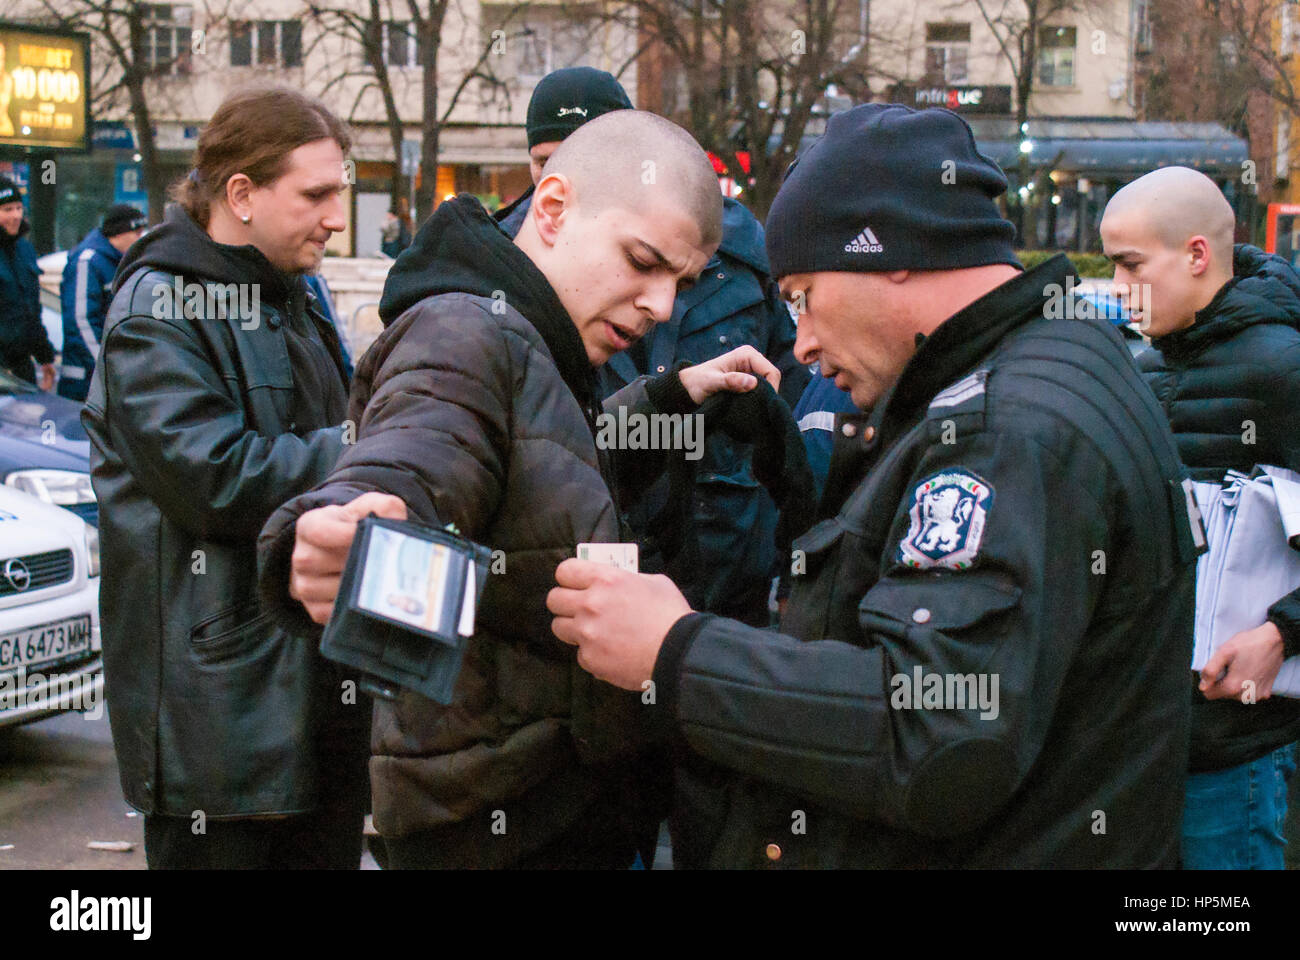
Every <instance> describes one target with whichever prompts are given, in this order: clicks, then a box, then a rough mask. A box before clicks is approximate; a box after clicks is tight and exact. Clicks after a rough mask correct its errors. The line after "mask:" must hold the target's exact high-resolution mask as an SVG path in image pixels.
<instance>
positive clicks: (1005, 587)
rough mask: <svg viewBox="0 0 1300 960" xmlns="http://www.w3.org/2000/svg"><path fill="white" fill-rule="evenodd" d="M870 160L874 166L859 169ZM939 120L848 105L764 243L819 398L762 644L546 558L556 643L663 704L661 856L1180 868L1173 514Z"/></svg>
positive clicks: (1175, 475)
mask: <svg viewBox="0 0 1300 960" xmlns="http://www.w3.org/2000/svg"><path fill="white" fill-rule="evenodd" d="M863 171H869V172H870V175H869V176H864V175H863ZM1005 188H1006V180H1005V178H1004V177H1003V176H1002V173H1001V172H1000V171H999V170H998V168H997V167H996V166H995V165H994V164H993V163H992V162H990V161H989V160H988V159H987V158H985V157H983V156H981V155H980V154H979V153H978V151H977V150H976V148H975V143H974V140H973V138H972V135H971V132H970V129H969V128H968V127H967V126H966V124H965V122H964V121H962V120H961V118H959V117H957V116H956V115H955V114H952V113H949V112H947V111H944V110H925V111H920V112H916V111H912V110H909V109H907V108H905V107H899V106H896V105H891V106H886V105H880V104H868V105H864V106H860V107H856V108H854V109H853V110H850V111H847V112H845V113H842V114H839V115H837V116H836V117H834V118H832V120H831V121H830V123H829V124H828V127H827V131H826V134H825V135H824V136H823V137H822V139H821V140H820V141H819V142H818V143H817V144H816V145H815V146H814V147H813V148H812V149H811V150H809V151H808V153H807V154H806V155H805V156H804V157H803V158H802V159H800V160H799V161H798V162H797V163H796V164H795V165H794V166H793V167H792V169H791V171H790V172H789V174H788V175H787V178H786V182H785V183H784V185H783V186H782V189H781V191H780V194H779V195H778V197H777V199H776V202H775V203H774V205H773V207H772V211H771V214H770V216H769V218H768V223H767V244H768V253H769V256H770V258H771V261H772V267H773V270H774V272H775V273H776V274H777V275H778V276H779V277H780V278H781V284H782V289H783V292H784V293H785V294H786V296H787V297H789V298H790V299H791V300H792V301H793V302H794V303H795V305H796V308H797V309H798V310H799V311H800V320H799V334H798V341H797V343H796V347H795V351H796V355H798V356H799V358H800V360H802V361H804V362H811V361H812V360H819V361H820V363H821V370H822V373H823V375H824V376H828V377H833V378H834V379H835V381H836V383H837V384H838V385H840V386H841V387H844V388H847V389H849V390H850V392H851V393H852V396H853V399H854V402H855V403H856V404H857V405H858V406H859V407H860V408H862V409H869V410H871V413H870V414H862V415H857V414H848V415H845V414H841V415H839V416H837V418H836V428H837V430H838V432H839V433H840V435H841V436H842V437H843V438H844V439H846V440H847V441H849V442H848V443H847V445H841V447H840V448H839V449H837V451H836V454H835V459H834V461H833V463H832V464H831V469H830V475H829V478H828V480H827V489H826V493H825V496H824V498H823V500H822V503H821V514H822V517H823V519H822V521H821V522H820V523H818V524H817V525H816V526H814V527H813V528H812V529H811V530H810V531H809V532H808V533H807V534H806V535H805V536H803V537H801V538H799V539H798V540H796V541H795V548H796V549H795V551H794V556H793V569H794V571H795V572H796V573H797V576H795V578H794V580H795V586H794V590H793V593H792V595H791V598H790V603H789V605H788V607H787V610H786V613H785V616H784V618H783V621H782V628H781V632H770V631H764V630H758V629H754V628H751V627H747V626H745V625H743V624H740V623H737V622H736V621H733V620H726V619H723V618H720V617H716V616H712V615H709V614H701V613H693V612H692V611H691V610H690V608H689V606H688V605H687V604H686V602H685V600H684V599H683V598H682V597H681V595H680V594H679V593H678V592H677V590H676V589H675V588H674V587H673V586H672V584H671V583H670V582H668V581H667V580H665V579H664V578H658V577H648V576H644V575H636V574H628V573H624V572H622V571H617V570H613V569H610V568H605V567H599V566H595V565H591V564H586V563H583V562H581V561H577V560H569V561H566V562H565V563H564V564H561V566H560V567H559V568H558V570H557V573H556V578H557V580H558V582H559V587H558V588H556V589H555V590H553V591H552V593H551V596H550V597H549V601H548V602H549V605H550V608H551V610H552V612H553V613H554V614H555V615H556V620H555V623H554V630H555V632H556V634H557V636H559V637H560V638H561V639H562V640H566V641H568V642H570V643H574V644H577V645H578V647H579V655H578V656H579V663H580V664H582V665H583V666H584V667H585V668H586V669H587V670H589V671H591V672H592V673H593V674H595V675H596V676H599V677H602V678H604V679H607V680H609V681H611V682H613V683H616V684H618V685H620V686H623V687H625V688H629V689H640V690H642V691H643V698H651V699H653V701H654V703H655V704H656V705H657V708H658V709H657V711H656V715H657V716H658V718H659V720H660V723H661V724H662V727H663V729H664V730H665V731H666V732H667V733H668V734H669V735H670V736H671V737H672V738H673V740H674V742H675V743H676V744H677V746H678V747H679V748H680V750H679V766H678V772H677V780H676V783H677V788H678V790H677V797H676V802H675V808H674V812H673V817H672V820H671V826H672V830H673V850H674V858H675V860H676V862H677V863H678V864H679V865H684V866H732V867H750V866H762V865H766V866H781V867H786V866H824V867H838V866H885V867H901V866H930V867H941V866H947V867H996V866H1023V867H1051V866H1056V867H1090V866H1114V867H1152V866H1154V867H1168V866H1173V865H1174V864H1175V863H1176V861H1177V854H1178V821H1179V814H1180V810H1181V802H1182V786H1183V781H1184V779H1185V770H1184V767H1183V764H1184V763H1185V760H1186V755H1187V742H1186V741H1187V728H1188V705H1187V702H1186V687H1185V678H1186V670H1187V663H1188V657H1189V656H1190V654H1191V639H1190V622H1191V613H1192V594H1193V574H1192V571H1193V566H1192V564H1193V561H1194V558H1195V556H1196V554H1197V552H1198V543H1199V544H1203V542H1204V541H1203V536H1201V535H1200V534H1199V525H1197V526H1195V527H1194V526H1193V521H1192V517H1191V516H1190V511H1189V506H1188V499H1187V498H1188V493H1187V488H1186V487H1185V485H1184V483H1183V480H1184V477H1183V471H1182V468H1181V466H1180V464H1179V462H1178V457H1177V453H1176V451H1175V448H1174V444H1173V440H1172V438H1171V436H1170V433H1169V429H1168V426H1167V424H1166V423H1165V421H1164V418H1163V417H1162V415H1161V412H1160V409H1159V407H1158V406H1157V405H1156V403H1155V400H1154V398H1153V397H1152V396H1151V394H1150V391H1149V390H1147V389H1146V388H1145V387H1144V386H1143V384H1142V382H1141V380H1140V378H1139V376H1138V373H1137V371H1136V370H1135V368H1134V367H1133V364H1132V361H1131V360H1130V357H1129V354H1128V351H1127V350H1126V348H1125V346H1124V344H1123V342H1122V341H1121V339H1120V337H1119V335H1118V334H1116V333H1115V331H1114V330H1113V329H1112V328H1111V327H1110V325H1109V324H1107V323H1105V322H1099V321H1094V320H1083V319H1069V318H1070V317H1073V316H1076V315H1078V314H1081V313H1083V311H1077V312H1076V311H1074V310H1072V309H1070V307H1071V306H1072V305H1068V304H1066V303H1065V300H1064V298H1065V296H1066V293H1065V288H1066V279H1067V275H1068V274H1069V272H1070V266H1069V262H1068V261H1067V260H1066V259H1065V258H1064V257H1056V258H1054V259H1052V260H1050V261H1048V262H1047V263H1045V264H1043V265H1042V266H1040V267H1038V268H1037V269H1035V270H1033V271H1030V272H1027V273H1022V272H1021V271H1020V269H1019V264H1018V263H1017V261H1016V259H1015V256H1014V252H1013V250H1012V246H1011V237H1012V230H1011V227H1010V225H1009V224H1007V223H1006V222H1005V221H1004V220H1003V219H1002V218H1001V217H1000V216H999V215H998V213H997V210H996V207H995V205H994V202H993V201H994V198H995V197H996V196H997V195H998V194H1000V193H1001V192H1002V191H1003V190H1005Z"/></svg>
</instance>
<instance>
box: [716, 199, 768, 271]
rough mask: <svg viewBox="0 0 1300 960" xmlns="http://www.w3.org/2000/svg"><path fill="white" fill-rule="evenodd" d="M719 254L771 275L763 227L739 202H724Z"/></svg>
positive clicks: (727, 200)
mask: <svg viewBox="0 0 1300 960" xmlns="http://www.w3.org/2000/svg"><path fill="white" fill-rule="evenodd" d="M718 252H719V253H725V254H726V255H727V256H729V257H734V258H735V259H737V260H739V261H741V262H742V263H744V264H745V265H746V266H749V267H753V268H754V269H755V270H757V271H758V272H759V273H771V272H772V269H771V267H770V266H769V265H768V261H767V247H766V245H765V244H764V243H763V226H762V224H760V223H759V222H758V220H757V219H756V218H755V217H754V215H753V214H752V213H750V212H749V208H748V207H746V206H745V205H744V204H743V203H741V202H740V201H738V200H733V199H731V198H730V197H724V198H723V200H722V243H721V244H719V245H718Z"/></svg>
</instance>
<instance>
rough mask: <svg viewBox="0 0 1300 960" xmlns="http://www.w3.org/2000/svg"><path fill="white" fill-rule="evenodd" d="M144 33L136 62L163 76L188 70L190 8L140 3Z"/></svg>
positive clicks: (176, 5) (189, 65)
mask: <svg viewBox="0 0 1300 960" xmlns="http://www.w3.org/2000/svg"><path fill="white" fill-rule="evenodd" d="M143 6H144V36H143V38H142V47H141V49H140V50H138V51H137V52H136V53H137V57H136V59H137V61H138V62H142V63H143V64H144V65H145V66H147V67H149V68H151V69H152V70H154V71H155V72H157V73H160V74H164V75H166V76H178V75H182V74H188V73H189V72H190V67H191V63H190V24H191V23H192V22H193V20H192V16H193V11H192V9H191V8H190V7H188V6H182V5H180V4H174V3H148V4H144V5H143Z"/></svg>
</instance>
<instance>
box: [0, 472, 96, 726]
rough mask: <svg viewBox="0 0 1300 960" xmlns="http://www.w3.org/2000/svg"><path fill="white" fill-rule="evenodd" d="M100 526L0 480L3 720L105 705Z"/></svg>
mask: <svg viewBox="0 0 1300 960" xmlns="http://www.w3.org/2000/svg"><path fill="white" fill-rule="evenodd" d="M103 688H104V669H103V655H102V653H101V647H100V636H99V531H98V530H97V529H96V528H95V527H93V526H91V525H90V524H88V523H86V522H85V521H84V520H82V519H81V518H80V517H77V516H75V515H74V514H73V513H71V512H70V511H68V510H62V509H59V508H58V507H55V506H52V505H50V504H48V503H44V502H42V501H40V500H38V499H36V498H35V497H32V496H29V495H28V494H25V493H21V492H19V491H18V490H15V489H13V488H12V487H9V486H0V726H10V725H14V724H20V723H30V722H31V721H33V720H39V719H41V718H42V717H46V716H49V715H51V714H53V713H58V712H60V711H63V710H94V709H97V705H99V704H102V702H103V700H102V697H103Z"/></svg>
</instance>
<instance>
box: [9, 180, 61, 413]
mask: <svg viewBox="0 0 1300 960" xmlns="http://www.w3.org/2000/svg"><path fill="white" fill-rule="evenodd" d="M30 232H31V224H30V223H28V222H27V218H26V217H25V216H24V215H23V198H22V194H21V193H20V192H19V189H18V185H17V184H16V183H14V182H13V180H11V179H10V178H9V177H5V176H0V366H3V367H4V368H5V369H6V370H8V371H9V372H10V373H12V374H13V375H14V376H16V377H18V379H20V380H23V381H25V382H27V383H35V384H37V385H38V386H39V387H40V388H41V389H42V390H53V389H54V345H53V344H52V343H50V337H49V334H47V333H46V332H45V325H44V324H43V323H41V285H40V276H41V271H40V267H39V266H37V264H36V250H35V249H34V248H33V247H32V244H31V241H30V240H28V239H27V234H28V233H30ZM33 360H35V364H33V362H32V361H33ZM37 365H39V366H40V373H39V378H38V375H37V369H36V366H37Z"/></svg>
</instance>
